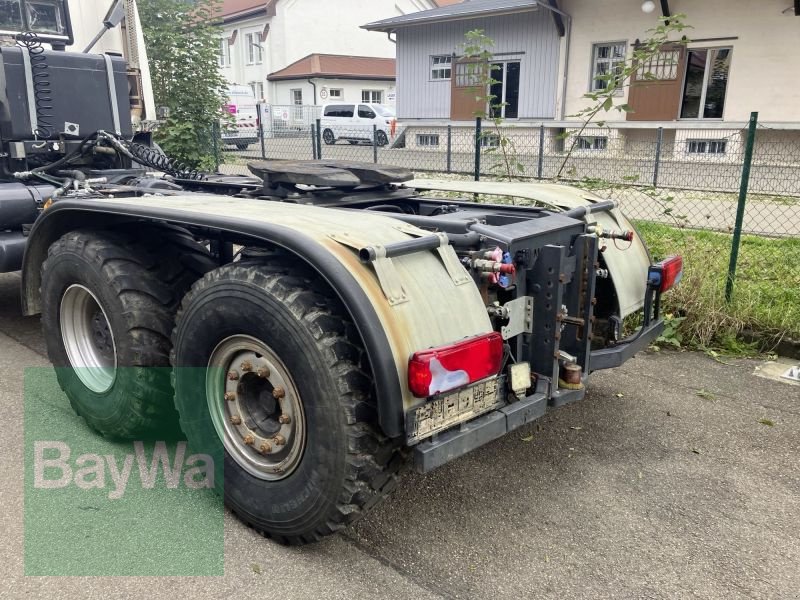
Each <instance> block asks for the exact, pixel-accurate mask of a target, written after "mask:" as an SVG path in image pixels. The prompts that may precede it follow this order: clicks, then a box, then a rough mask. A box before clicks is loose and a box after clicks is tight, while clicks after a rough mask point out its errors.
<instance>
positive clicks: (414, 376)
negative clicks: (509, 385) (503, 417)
mask: <svg viewBox="0 0 800 600" xmlns="http://www.w3.org/2000/svg"><path fill="white" fill-rule="evenodd" d="M502 364H503V337H502V336H501V335H500V334H499V333H497V332H492V333H489V334H486V335H482V336H479V337H475V338H471V339H469V340H465V341H463V342H458V343H456V344H450V345H448V346H441V347H439V348H432V349H430V350H423V351H422V352H417V353H416V354H414V355H413V356H412V357H411V359H410V360H409V361H408V387H409V389H410V390H411V393H412V394H414V396H416V397H417V398H427V397H428V396H433V395H435V394H440V393H442V392H447V391H450V390H454V389H456V388H459V387H463V386H465V385H469V384H470V383H474V382H476V381H480V380H481V379H485V378H487V377H489V376H491V375H496V374H497V373H498V372H499V371H500V367H501V366H502Z"/></svg>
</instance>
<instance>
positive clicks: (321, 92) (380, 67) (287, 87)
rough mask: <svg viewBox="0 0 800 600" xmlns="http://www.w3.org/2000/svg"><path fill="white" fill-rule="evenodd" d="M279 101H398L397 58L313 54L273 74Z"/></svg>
mask: <svg viewBox="0 0 800 600" xmlns="http://www.w3.org/2000/svg"><path fill="white" fill-rule="evenodd" d="M267 80H268V81H270V82H271V83H272V84H273V87H272V92H273V93H272V97H273V100H274V102H275V103H276V104H294V105H304V104H310V105H317V104H324V103H326V102H372V103H374V104H389V105H393V104H394V102H395V59H394V58H374V57H370V56H341V55H337V54H310V55H308V56H306V57H303V58H301V59H300V60H298V61H295V62H293V63H292V64H291V65H289V66H288V67H286V68H285V69H281V70H280V71H276V72H274V73H270V74H269V75H268V76H267Z"/></svg>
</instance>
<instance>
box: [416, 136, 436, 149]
mask: <svg viewBox="0 0 800 600" xmlns="http://www.w3.org/2000/svg"><path fill="white" fill-rule="evenodd" d="M438 145H439V134H437V133H418V134H417V146H426V147H431V148H432V147H435V146H438Z"/></svg>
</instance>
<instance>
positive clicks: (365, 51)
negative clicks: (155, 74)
mask: <svg viewBox="0 0 800 600" xmlns="http://www.w3.org/2000/svg"><path fill="white" fill-rule="evenodd" d="M432 7H433V2H432V0H336V1H335V2H334V1H332V0H279V2H278V4H277V7H276V15H275V16H274V17H272V18H269V19H268V18H267V17H266V16H262V17H259V18H257V19H247V20H242V21H237V22H234V23H228V24H226V25H225V26H224V36H225V37H226V38H228V37H230V36H231V34H232V32H233V30H235V29H239V30H240V31H239V35H238V37H237V39H236V48H234V49H232V50H233V61H232V62H233V65H232V66H231V67H227V68H224V69H222V73H223V75H224V76H225V78H226V79H227V80H228V81H230V82H231V83H241V84H248V83H250V82H251V81H263V82H264V84H265V85H264V88H265V94H266V95H267V100H268V101H269V102H274V103H276V104H278V103H280V102H278V101H276V100H275V99H273V98H271V97H270V96H269V94H270V90H271V89H274V90H276V89H277V88H275V86H272V85H268V84H267V82H266V78H267V75H268V74H270V73H273V72H275V71H279V70H281V69H283V68H285V67H287V66H288V65H290V64H291V63H293V62H295V61H297V60H300V59H301V58H303V57H305V56H308V55H309V54H315V53H319V54H343V55H353V56H376V57H383V58H394V57H395V49H396V47H395V44H394V43H393V42H390V41H389V39H388V37H387V36H386V34H383V33H373V32H369V31H366V30H364V29H361V26H362V25H364V24H366V23H369V22H372V21H377V20H380V19H387V18H389V17H394V16H398V15H402V14H407V13H411V12H417V11H420V10H427V9H429V8H432ZM267 23H269V24H270V32H269V35H268V37H267V41H266V42H265V43H264V44H263V45H264V62H263V64H261V65H257V66H247V65H246V64H245V63H246V60H245V59H246V54H245V50H244V47H245V41H244V34H245V33H247V32H249V31H263V29H264V25H265V24H267ZM309 88H310V86H309ZM310 97H311V96H310V93H309V98H310Z"/></svg>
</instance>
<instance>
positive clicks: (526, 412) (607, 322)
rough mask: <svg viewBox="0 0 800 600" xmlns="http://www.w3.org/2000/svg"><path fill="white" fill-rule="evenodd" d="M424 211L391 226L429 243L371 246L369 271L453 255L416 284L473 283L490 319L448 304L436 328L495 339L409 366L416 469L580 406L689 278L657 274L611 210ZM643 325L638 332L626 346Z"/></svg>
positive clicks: (456, 342)
mask: <svg viewBox="0 0 800 600" xmlns="http://www.w3.org/2000/svg"><path fill="white" fill-rule="evenodd" d="M418 187H419V186H418ZM562 189H564V190H569V188H562ZM572 193H574V190H572ZM582 197H585V195H582ZM379 210H380V209H379ZM413 213H414V214H395V215H393V217H394V218H396V219H398V220H401V221H404V222H406V223H407V224H408V225H411V224H413V225H414V226H417V227H419V228H421V229H420V231H421V232H422V233H417V234H416V235H417V237H414V238H412V239H409V240H407V241H404V242H400V243H394V244H391V243H390V244H387V245H384V246H381V247H380V249H378V250H376V249H374V248H369V247H365V248H362V249H361V250H360V257H361V259H362V261H364V262H365V263H366V264H374V263H375V262H376V261H384V262H385V263H389V264H390V263H392V262H397V263H402V261H404V260H406V259H407V257H409V256H413V255H415V254H417V253H430V252H439V253H440V254H447V255H448V257H449V258H444V257H443V258H441V262H442V264H443V268H442V269H441V272H440V273H436V274H434V273H428V274H426V273H423V272H418V273H417V276H419V277H421V278H422V279H423V280H424V281H431V280H432V278H434V277H438V278H444V277H445V276H446V275H447V274H448V273H453V272H456V274H457V275H459V274H460V275H461V276H463V275H466V276H467V279H468V281H469V287H470V288H473V289H474V290H475V291H476V292H477V296H478V297H479V298H480V304H481V307H480V309H475V308H474V306H471V307H467V306H465V305H457V304H451V305H448V306H442V307H438V310H436V309H435V310H434V316H435V318H436V319H439V320H442V321H453V322H459V323H462V325H463V324H466V323H467V322H468V321H469V319H470V318H472V317H471V312H469V311H475V310H482V311H483V312H485V317H486V322H487V323H488V330H487V329H486V327H485V324H484V326H483V327H482V328H478V329H475V330H473V331H472V332H471V335H462V336H461V337H460V338H456V337H453V338H452V339H449V340H447V343H445V344H435V345H430V346H428V347H424V346H420V347H416V348H411V349H410V350H409V352H408V356H407V357H405V356H403V357H402V358H400V357H398V360H401V359H402V361H403V366H404V367H405V377H406V379H407V387H405V388H404V392H405V398H404V437H405V443H406V444H407V446H409V447H410V448H412V449H413V456H414V463H415V468H416V469H417V470H419V471H422V472H425V471H429V470H431V469H434V468H436V467H438V466H440V465H442V464H444V463H446V462H448V461H449V460H452V459H453V458H455V457H457V456H460V455H462V454H464V453H466V452H468V451H470V450H472V449H474V448H477V447H479V446H481V445H482V444H485V443H486V442H488V441H490V440H492V439H495V438H498V437H500V436H502V435H505V434H506V433H508V432H510V431H512V430H514V429H516V428H518V427H520V426H522V425H524V424H526V423H529V422H531V421H533V420H535V419H537V418H539V417H541V416H542V415H543V414H545V412H546V411H547V410H548V409H551V408H555V407H558V406H562V405H564V404H567V403H570V402H574V401H576V400H580V399H581V398H583V396H584V395H585V393H586V385H587V382H588V379H589V375H590V373H592V372H593V371H597V370H600V369H607V368H611V367H615V366H619V365H621V364H622V363H623V362H625V361H626V360H627V359H628V358H630V357H632V356H633V355H634V354H635V353H636V352H638V351H639V350H642V349H644V348H646V347H647V346H648V345H649V344H650V343H652V342H653V341H654V340H655V338H657V337H658V335H659V334H660V333H661V331H662V329H663V321H662V320H661V318H660V315H659V308H660V299H661V295H662V294H663V293H664V292H666V291H667V290H669V289H670V288H671V287H672V286H673V285H674V284H676V283H677V282H678V281H679V280H680V275H681V272H682V260H681V258H680V257H671V258H669V259H667V260H665V261H663V262H661V263H656V264H651V261H650V257H649V255H648V253H647V250H646V248H645V246H644V244H643V242H642V241H641V240H640V239H639V238H638V236H637V234H636V233H635V231H634V229H633V227H632V226H631V224H630V223H629V222H628V221H627V219H625V217H624V216H622V215H621V213H619V210H618V208H617V207H616V204H615V203H614V202H613V201H603V200H602V199H599V198H590V199H589V200H587V201H584V202H582V203H577V205H575V206H573V207H572V208H570V209H567V210H558V211H557V210H546V209H544V208H515V207H509V206H504V205H492V204H475V203H474V202H469V201H466V200H465V201H441V200H433V199H426V198H425V197H424V196H421V197H417V198H416V199H415V200H414V205H413ZM443 239H446V242H447V246H446V250H444V249H443V247H442V240H443ZM450 254H452V255H453V256H450ZM453 265H458V266H459V267H458V268H456V267H454V266H453ZM383 268H384V269H385V267H383ZM375 271H376V275H377V277H378V278H379V279H380V277H381V276H380V269H377V268H376V270H375ZM453 281H454V282H455V285H456V287H457V286H458V285H459V280H458V278H456V279H454V280H453ZM461 283H462V284H463V281H462V282H461ZM417 308H420V307H417ZM636 314H638V315H639V316H638V318H637V317H635V316H634V315H636ZM468 317H469V318H468ZM419 319H420V320H421V321H422V322H423V323H424V322H425V321H426V320H429V319H430V316H428V315H422V316H420V317H419ZM626 319H627V320H626ZM632 322H635V323H636V327H635V329H634V330H633V331H632V332H630V334H629V335H625V333H626V332H625V324H626V323H627V324H630V323H632ZM462 331H463V328H462Z"/></svg>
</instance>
